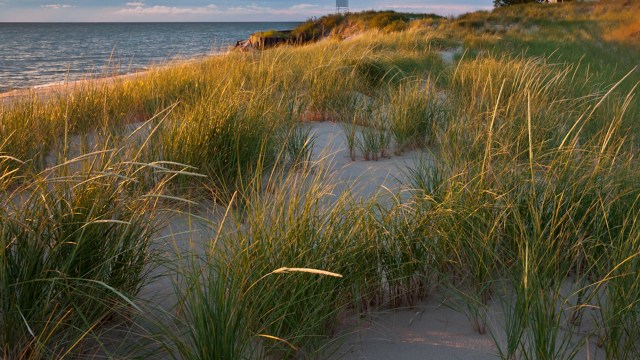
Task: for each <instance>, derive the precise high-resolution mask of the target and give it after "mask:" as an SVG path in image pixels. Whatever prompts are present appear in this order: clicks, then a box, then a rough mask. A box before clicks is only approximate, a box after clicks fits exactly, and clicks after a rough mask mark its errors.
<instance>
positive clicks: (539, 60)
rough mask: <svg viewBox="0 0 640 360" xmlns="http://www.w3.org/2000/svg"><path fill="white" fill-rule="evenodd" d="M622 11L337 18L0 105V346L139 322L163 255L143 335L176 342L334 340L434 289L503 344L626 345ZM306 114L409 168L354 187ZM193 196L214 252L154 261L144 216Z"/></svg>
mask: <svg viewBox="0 0 640 360" xmlns="http://www.w3.org/2000/svg"><path fill="white" fill-rule="evenodd" d="M626 6H627V5H624V4H623V3H622V2H613V3H612V4H611V5H610V7H609V8H607V7H606V5H603V4H590V3H587V4H578V3H576V4H569V5H564V4H563V5H562V6H556V5H549V6H546V5H545V6H543V5H539V4H532V5H526V6H518V7H513V8H504V9H498V10H496V11H494V12H478V13H473V14H468V15H464V16H461V17H459V18H456V19H442V18H429V19H418V20H415V21H413V22H411V23H410V24H408V25H407V26H405V27H403V30H402V31H395V30H398V29H396V27H393V29H391V28H389V29H387V30H382V31H381V30H375V29H374V30H369V31H365V32H362V33H360V34H359V35H355V36H354V34H353V33H350V32H351V31H353V26H349V27H347V26H345V23H340V22H338V21H336V22H335V26H336V29H337V30H336V32H338V31H343V35H345V36H343V37H344V38H345V39H339V37H337V36H333V37H331V38H327V39H324V40H322V41H318V42H315V43H313V44H309V45H307V46H302V47H293V46H283V47H278V48H275V49H270V50H268V51H260V52H248V53H240V52H232V53H229V54H227V55H224V56H219V57H212V58H207V59H201V60H197V61H192V62H186V63H179V64H173V65H171V66H165V67H158V68H154V69H152V70H150V71H149V72H146V73H141V74H138V75H134V76H128V77H122V78H117V79H114V80H111V81H104V80H99V79H95V80H91V81H87V82H83V83H79V84H76V85H74V87H70V88H67V89H66V90H64V91H61V92H59V93H55V94H49V95H47V96H42V95H37V94H31V95H28V96H26V97H24V98H20V99H17V100H15V101H12V102H11V103H8V104H5V103H2V105H0V106H1V107H0V124H1V127H0V139H1V141H0V190H2V196H1V197H0V199H1V200H2V204H3V206H2V209H1V210H0V233H1V234H2V237H1V240H2V248H1V249H2V250H1V251H2V252H1V253H0V264H1V266H2V268H1V269H0V294H1V299H0V300H1V301H0V302H1V303H2V310H1V311H2V312H1V313H0V341H1V343H0V347H1V349H2V355H3V357H6V358H11V359H13V358H15V359H22V358H26V359H40V358H51V357H56V358H59V357H72V356H81V355H82V354H87V353H90V352H92V351H94V350H93V349H92V348H91V347H92V346H98V347H100V329H101V328H102V327H103V325H104V324H106V323H109V322H113V321H120V322H123V323H125V324H127V323H129V324H130V323H131V322H132V320H131V319H133V318H137V317H140V316H142V317H144V316H145V315H144V314H142V313H141V311H140V307H139V305H138V303H139V301H140V300H139V299H138V298H137V297H136V295H137V294H138V293H139V291H140V290H141V289H142V288H143V287H144V286H145V285H146V284H147V283H148V274H150V273H151V272H153V271H154V269H156V268H157V267H158V264H159V263H165V264H166V263H169V264H171V266H169V268H170V269H172V271H173V272H175V273H172V274H171V276H172V278H173V277H175V279H176V280H175V281H174V292H175V297H176V299H177V305H176V307H175V308H172V309H162V311H163V312H164V313H166V314H167V315H168V316H166V317H163V318H162V321H160V320H158V319H153V321H151V322H155V326H153V327H150V329H148V332H149V333H148V338H149V339H152V340H153V341H157V343H158V347H159V351H162V352H164V353H166V355H168V356H170V357H172V358H176V359H182V358H189V359H219V358H227V359H242V358H312V357H314V356H315V357H323V356H327V354H331V351H333V350H335V349H336V348H337V347H338V346H339V342H340V336H341V328H340V326H338V325H339V324H340V322H341V320H343V319H344V318H345V316H346V315H345V314H352V315H353V314H355V315H353V316H358V315H360V314H366V313H367V312H368V311H372V310H376V309H380V308H387V307H391V308H396V307H404V306H417V305H419V304H420V302H421V301H422V300H424V299H425V298H426V297H428V296H432V294H440V295H442V294H444V298H445V299H446V301H447V302H448V304H447V305H448V306H450V307H452V308H455V309H457V310H459V311H461V312H462V313H464V314H465V315H466V316H467V318H468V319H469V323H470V326H471V327H473V328H474V330H475V331H477V332H478V333H480V334H485V333H486V334H488V336H491V337H492V338H493V339H494V340H495V346H496V351H497V352H498V354H499V356H500V357H501V358H504V359H520V358H523V359H529V358H536V359H573V358H576V356H577V354H578V352H579V351H581V350H582V349H583V348H585V347H586V346H587V344H588V342H589V338H590V337H591V338H597V339H598V344H599V346H601V347H602V349H603V351H604V352H605V355H606V357H607V358H612V359H631V358H636V357H637V356H638V355H639V354H640V342H639V341H638V333H637V332H638V328H640V324H639V321H638V319H639V316H638V315H639V314H640V301H638V300H639V299H640V287H639V285H638V284H637V283H638V281H637V279H638V271H639V270H640V268H639V264H640V259H639V258H638V244H640V221H639V220H638V217H639V216H640V202H639V201H640V175H639V174H640V163H639V162H638V156H637V155H638V150H637V149H638V148H637V144H638V143H637V142H638V135H639V134H640V132H639V130H640V128H638V123H639V122H638V116H639V115H640V107H639V105H638V104H639V103H638V101H637V99H636V96H637V84H638V81H639V80H640V76H639V75H638V71H637V69H635V66H636V64H634V63H633V61H632V60H630V59H634V58H635V59H637V58H638V57H637V55H640V50H639V48H638V47H637V45H636V44H635V43H634V40H633V39H628V37H627V36H625V35H624V34H626V32H625V31H627V30H628V28H633V26H635V25H634V22H633V19H632V18H631V15H630V14H633V11H634V9H635V8H634V7H633V5H630V6H631V7H626ZM367 16H368V15H367ZM367 19H369V18H368V17H367ZM334 20H335V19H334ZM552 20H553V21H552ZM597 24H602V26H596V25H597ZM352 25H353V24H352ZM390 25H391V22H390V23H389V24H386V25H385V27H384V28H383V29H386V28H387V26H390ZM354 26H355V25H354ZM356 27H357V26H356ZM559 27H562V28H563V30H562V31H559V30H558V28H559ZM625 29H627V30H625ZM391 30H393V31H391ZM560 44H562V46H560ZM439 51H454V52H455V53H457V55H455V56H454V61H453V63H449V62H447V60H446V59H444V56H441V55H439V54H438V52H439ZM634 56H635V57H634ZM612 64H615V66H612ZM312 121H335V122H340V123H341V127H340V128H342V129H343V133H344V137H345V139H344V140H345V143H346V146H347V147H348V155H349V157H350V158H351V160H352V161H361V160H370V161H375V160H380V159H384V158H385V157H394V156H402V154H403V153H405V152H409V151H418V152H422V154H423V157H422V160H421V161H418V163H417V164H416V165H415V166H414V167H411V168H408V169H406V170H405V171H404V172H403V173H402V176H398V179H397V180H398V181H399V182H401V186H400V187H399V188H397V189H393V190H391V189H386V188H380V189H379V190H378V191H374V192H372V193H370V194H367V196H366V197H364V198H363V197H361V196H359V195H358V192H357V191H356V187H355V185H353V184H352V185H353V188H351V187H350V186H346V188H345V186H343V185H344V184H342V183H341V182H340V181H338V179H337V176H336V174H335V169H333V168H332V167H331V166H330V164H328V163H327V162H326V161H323V160H316V159H318V158H320V159H323V158H324V157H323V156H316V155H318V153H317V152H315V151H316V150H317V147H316V144H317V143H316V141H317V138H316V137H315V135H314V133H313V131H312V130H311V129H312V127H313V124H312V123H309V122H312ZM194 202H199V203H201V204H204V206H208V207H211V208H212V209H218V210H222V213H223V214H224V215H223V216H220V217H219V218H216V219H215V220H209V221H206V222H205V223H206V225H207V229H208V231H207V234H210V236H208V237H207V240H205V242H204V243H203V244H199V246H197V248H198V249H204V250H203V251H199V252H198V251H195V250H193V251H192V252H191V253H188V254H187V255H185V254H182V253H180V254H173V255H172V254H167V253H164V255H163V256H164V258H162V259H161V260H160V262H154V261H151V259H152V258H153V257H155V256H160V254H156V253H155V252H154V251H153V250H152V249H154V246H153V245H154V244H155V242H156V241H159V240H158V238H159V237H158V235H157V233H158V231H159V230H161V229H160V228H161V227H162V226H161V225H162V222H161V221H158V216H159V214H160V213H162V211H164V210H167V209H169V210H173V211H175V212H184V211H187V212H188V210H185V208H188V207H186V205H185V204H189V205H190V204H193V203H194ZM190 215H193V216H195V217H198V216H199V215H198V214H197V213H194V214H190ZM192 241H196V240H192ZM496 304H497V305H498V306H499V307H500V309H501V311H502V313H503V314H504V322H503V323H501V324H499V326H496V323H495V322H494V321H492V318H491V316H492V315H491V312H490V311H489V309H490V308H491V307H492V306H495V305H496ZM586 309H595V311H593V312H590V313H589V314H591V315H589V316H592V317H593V319H591V320H592V321H591V322H592V323H593V324H594V325H593V326H591V327H590V328H589V330H588V331H589V332H588V333H587V334H586V335H585V334H584V333H583V332H581V330H580V326H581V324H582V322H583V321H584V318H585V316H587V315H586ZM593 314H595V315H593ZM96 343H97V345H96Z"/></svg>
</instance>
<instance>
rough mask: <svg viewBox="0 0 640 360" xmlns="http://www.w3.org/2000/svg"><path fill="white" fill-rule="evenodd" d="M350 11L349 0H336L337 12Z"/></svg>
mask: <svg viewBox="0 0 640 360" xmlns="http://www.w3.org/2000/svg"><path fill="white" fill-rule="evenodd" d="M342 12H345V13H348V12H349V0H336V14H340V13H342Z"/></svg>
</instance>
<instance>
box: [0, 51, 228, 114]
mask: <svg viewBox="0 0 640 360" xmlns="http://www.w3.org/2000/svg"><path fill="white" fill-rule="evenodd" d="M230 51H231V50H227V51H225V52H218V53H211V54H206V55H197V56H193V57H189V58H182V59H173V60H168V61H166V62H163V63H155V64H150V65H149V66H147V67H145V68H141V69H138V70H134V71H133V72H128V73H125V74H118V75H107V76H94V77H90V76H88V77H86V78H81V79H79V80H66V81H58V82H50V83H45V84H39V85H34V86H30V87H26V88H19V89H13V90H8V91H3V92H0V109H2V106H7V105H10V104H12V103H14V102H16V101H19V100H20V99H28V98H30V97H31V98H39V99H41V100H42V99H47V98H48V97H50V96H52V95H54V94H61V95H65V94H68V93H71V92H73V91H75V90H76V89H77V88H79V87H80V86H82V85H85V84H91V83H93V85H105V84H108V85H110V84H114V83H116V82H118V81H123V80H126V79H130V78H136V77H138V76H144V75H146V74H148V73H150V72H152V71H155V70H158V69H164V68H169V67H171V66H175V65H184V64H188V63H194V62H198V61H203V60H206V59H208V58H210V57H221V56H224V55H227V54H229V53H230Z"/></svg>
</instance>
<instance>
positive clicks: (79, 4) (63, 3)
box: [0, 0, 493, 22]
mask: <svg viewBox="0 0 640 360" xmlns="http://www.w3.org/2000/svg"><path fill="white" fill-rule="evenodd" d="M492 4H493V1H492V0H449V1H443V0H423V1H420V0H369V1H365V0H349V7H350V10H351V11H360V10H371V9H374V10H395V11H401V12H416V13H436V14H439V15H444V16H449V15H459V14H461V13H465V12H469V11H474V10H483V9H490V8H491V7H492ZM334 11H335V0H316V1H311V0H268V1H267V0H262V1H260V0H248V1H247V0H0V22H75V21H80V22H111V21H116V22H117V21H123V22H139V21H303V20H306V19H308V18H310V17H313V16H318V17H319V16H322V15H326V14H328V13H332V12H334Z"/></svg>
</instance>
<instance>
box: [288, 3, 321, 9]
mask: <svg viewBox="0 0 640 360" xmlns="http://www.w3.org/2000/svg"><path fill="white" fill-rule="evenodd" d="M319 6H320V5H314V4H297V5H293V6H292V7H290V8H289V9H291V10H308V9H314V8H317V7H319Z"/></svg>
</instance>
